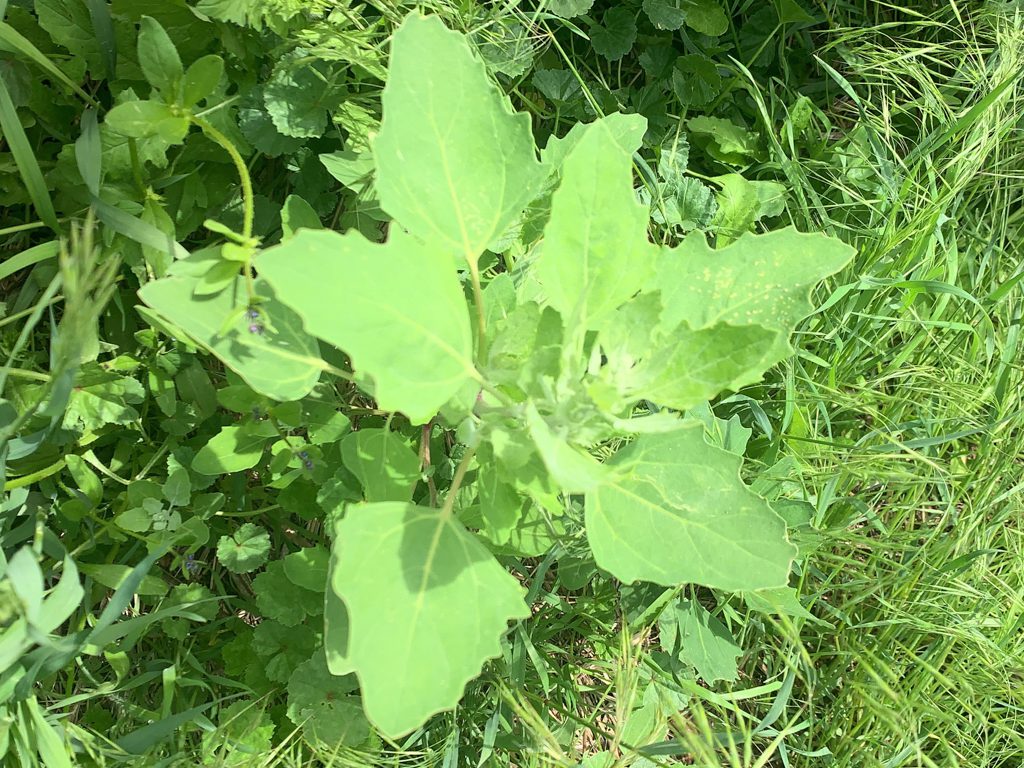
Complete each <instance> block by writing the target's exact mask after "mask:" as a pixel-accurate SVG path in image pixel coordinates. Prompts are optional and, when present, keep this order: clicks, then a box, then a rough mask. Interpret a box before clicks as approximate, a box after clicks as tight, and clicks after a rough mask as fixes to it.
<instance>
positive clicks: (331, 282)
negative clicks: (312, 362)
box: [257, 227, 479, 424]
mask: <svg viewBox="0 0 1024 768" xmlns="http://www.w3.org/2000/svg"><path fill="white" fill-rule="evenodd" d="M257 266H258V269H259V272H260V275H261V276H262V277H263V278H264V279H265V280H267V281H268V282H269V283H270V284H271V285H272V286H273V287H274V290H275V291H276V292H277V295H278V296H279V297H280V298H281V300H282V301H283V302H285V303H286V304H288V305H289V306H290V307H292V308H293V309H294V310H295V311H296V312H298V314H299V315H300V316H301V317H302V319H303V322H304V324H305V327H306V330H307V331H309V332H310V333H312V334H314V335H316V336H319V337H320V338H322V339H323V340H324V341H327V342H329V343H330V344H333V345H335V346H337V347H340V348H341V349H343V350H344V351H345V352H347V353H348V355H349V357H350V358H351V359H352V365H353V366H354V367H355V370H356V372H357V373H360V374H363V375H366V376H369V377H370V378H371V379H373V382H374V391H373V394H374V396H375V398H376V400H377V403H378V404H379V405H380V407H381V408H383V409H385V410H388V411H401V412H402V413H404V414H405V415H406V416H408V417H409V418H410V420H412V421H413V423H415V424H423V423H426V422H427V421H428V420H429V419H430V418H431V417H433V416H434V414H435V413H437V411H438V409H439V408H440V407H441V406H442V405H444V404H445V403H446V402H447V401H448V400H449V399H451V398H452V397H453V396H455V395H456V394H457V393H458V392H459V391H460V390H462V388H463V387H464V386H465V385H466V384H468V383H469V382H471V381H473V380H475V379H477V378H479V374H477V372H476V369H475V368H474V367H473V354H472V334H471V332H470V326H469V310H468V308H467V306H466V301H465V298H464V295H463V292H462V288H461V286H460V285H459V280H458V276H457V272H456V269H455V264H454V260H453V258H452V257H451V256H450V255H447V254H445V253H444V252H443V251H440V250H438V249H437V248H435V247H434V246H432V245H428V244H425V243H421V242H419V241H417V240H415V239H414V238H412V237H411V236H409V235H406V234H404V233H403V232H401V230H399V229H398V228H397V227H395V228H392V230H391V237H390V239H389V240H388V242H387V243H385V244H383V245H380V244H376V243H371V242H370V241H369V240H367V239H366V238H365V237H363V236H362V235H361V234H359V233H358V232H349V233H348V234H346V235H344V236H342V235H339V234H337V233H335V232H327V231H313V230H307V231H302V232H299V233H298V234H297V235H295V237H293V238H291V239H290V240H289V241H288V242H286V243H283V244H281V245H279V246H277V247H275V248H271V249H269V250H267V251H265V252H264V253H263V254H261V255H260V256H259V257H258V259H257ZM381 270H384V271H385V272H386V273H387V275H388V279H386V280H384V279H381V274H382V272H381Z"/></svg>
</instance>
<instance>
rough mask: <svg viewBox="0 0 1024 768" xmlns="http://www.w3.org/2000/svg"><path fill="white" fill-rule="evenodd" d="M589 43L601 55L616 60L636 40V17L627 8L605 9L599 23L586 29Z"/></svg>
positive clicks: (625, 52) (626, 51) (630, 47)
mask: <svg viewBox="0 0 1024 768" xmlns="http://www.w3.org/2000/svg"><path fill="white" fill-rule="evenodd" d="M587 34H588V35H589V36H590V44H591V45H592V46H593V48H594V51H596V52H597V53H598V54H600V55H601V56H604V57H605V58H606V59H608V60H609V61H617V60H619V59H621V58H622V57H623V56H625V55H626V54H627V53H629V51H630V49H632V47H633V43H634V42H635V41H636V18H635V16H634V14H633V12H632V11H630V10H629V9H628V8H620V7H612V8H610V9H608V10H607V11H605V14H604V16H602V17H601V23H600V24H592V25H591V26H590V27H589V28H588V29H587Z"/></svg>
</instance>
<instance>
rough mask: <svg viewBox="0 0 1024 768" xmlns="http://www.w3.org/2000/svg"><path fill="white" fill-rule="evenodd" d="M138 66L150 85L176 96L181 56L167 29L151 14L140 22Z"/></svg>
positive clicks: (181, 72)
mask: <svg viewBox="0 0 1024 768" xmlns="http://www.w3.org/2000/svg"><path fill="white" fill-rule="evenodd" d="M139 66H140V67H142V73H143V74H144V75H145V76H146V80H148V81H149V84H150V85H152V86H153V87H154V88H156V89H157V90H159V91H162V92H163V94H164V95H166V96H169V97H170V98H171V99H173V98H174V97H175V96H177V93H176V91H177V89H178V84H179V83H180V82H181V78H182V77H183V76H184V69H183V68H182V66H181V58H180V57H179V56H178V49H177V48H175V47H174V43H173V42H172V41H171V38H170V36H169V35H168V34H167V31H166V30H165V29H164V28H163V27H162V26H160V22H159V21H157V20H156V19H154V18H152V17H151V16H143V17H142V22H141V24H140V29H139Z"/></svg>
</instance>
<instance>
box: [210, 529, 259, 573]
mask: <svg viewBox="0 0 1024 768" xmlns="http://www.w3.org/2000/svg"><path fill="white" fill-rule="evenodd" d="M268 554H270V534H268V533H267V532H266V531H265V530H264V529H263V528H260V527H259V526H258V525H255V524H254V523H244V524H243V525H242V526H241V527H239V529H238V530H237V531H235V532H234V533H233V534H231V535H230V536H221V537H220V540H219V541H218V542H217V559H218V560H219V561H220V564H221V565H223V566H224V567H225V568H227V569H228V570H229V571H231V572H232V573H248V572H249V571H254V570H256V569H257V568H259V567H260V566H261V565H263V564H264V563H265V562H267V555H268Z"/></svg>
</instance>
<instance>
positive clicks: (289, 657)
mask: <svg viewBox="0 0 1024 768" xmlns="http://www.w3.org/2000/svg"><path fill="white" fill-rule="evenodd" d="M317 643H318V638H317V633H316V632H311V631H310V627H309V626H307V625H299V626H296V627H286V626H284V625H283V624H280V623H279V622H276V621H272V620H268V621H263V622H260V624H259V626H257V627H256V629H254V630H253V633H252V649H253V650H254V651H256V653H257V655H259V656H260V658H261V659H262V660H263V663H264V672H265V673H266V676H267V677H268V678H269V679H271V680H274V681H275V682H278V683H284V682H287V681H288V678H290V677H291V676H292V674H293V673H294V672H295V670H296V669H298V668H299V667H300V666H301V665H302V663H303V662H304V661H306V660H307V659H309V657H310V656H312V655H313V650H314V649H315V648H316V646H317Z"/></svg>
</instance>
